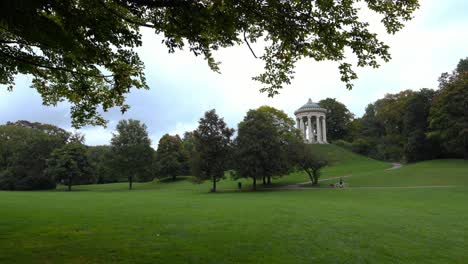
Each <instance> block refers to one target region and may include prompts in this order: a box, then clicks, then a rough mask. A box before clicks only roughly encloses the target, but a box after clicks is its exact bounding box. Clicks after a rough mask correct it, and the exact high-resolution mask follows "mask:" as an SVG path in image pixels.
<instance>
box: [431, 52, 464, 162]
mask: <svg viewBox="0 0 468 264" xmlns="http://www.w3.org/2000/svg"><path fill="white" fill-rule="evenodd" d="M439 86H440V90H439V91H438V93H437V95H436V97H435V99H434V102H433V105H432V107H431V110H430V115H429V128H430V133H429V136H430V137H431V138H435V139H437V140H439V141H440V142H441V144H442V147H443V149H444V152H445V154H446V155H447V156H449V157H462V156H463V157H464V158H465V159H468V58H466V59H462V60H460V62H459V63H458V65H457V68H456V69H455V70H454V71H453V72H452V73H451V74H448V73H444V74H442V76H441V77H440V79H439Z"/></svg>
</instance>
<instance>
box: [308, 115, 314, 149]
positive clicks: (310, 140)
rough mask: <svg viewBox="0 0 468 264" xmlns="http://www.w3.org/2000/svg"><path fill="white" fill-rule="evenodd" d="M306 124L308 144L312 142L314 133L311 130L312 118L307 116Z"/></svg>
mask: <svg viewBox="0 0 468 264" xmlns="http://www.w3.org/2000/svg"><path fill="white" fill-rule="evenodd" d="M307 123H308V128H309V143H313V142H314V132H313V129H312V116H307Z"/></svg>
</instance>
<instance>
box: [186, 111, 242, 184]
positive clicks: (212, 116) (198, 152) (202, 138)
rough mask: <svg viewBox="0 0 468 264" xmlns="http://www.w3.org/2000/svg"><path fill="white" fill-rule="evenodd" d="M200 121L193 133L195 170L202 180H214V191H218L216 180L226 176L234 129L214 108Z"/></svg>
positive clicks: (193, 162) (199, 179)
mask: <svg viewBox="0 0 468 264" xmlns="http://www.w3.org/2000/svg"><path fill="white" fill-rule="evenodd" d="M198 123H199V125H198V128H197V129H196V130H195V131H194V133H193V137H194V143H195V153H194V156H193V157H192V164H193V172H194V174H195V177H196V178H197V180H198V181H200V182H201V181H204V180H212V182H213V188H212V191H213V192H216V182H217V181H219V180H220V179H221V178H223V177H224V171H225V170H226V169H227V162H228V159H229V157H230V152H231V144H232V141H231V137H232V135H233V134H234V129H232V128H229V127H228V126H227V125H226V123H225V122H224V120H223V118H220V117H219V116H218V115H217V114H216V111H215V110H214V109H213V110H210V111H208V112H206V113H205V116H204V117H203V118H200V121H199V122H198Z"/></svg>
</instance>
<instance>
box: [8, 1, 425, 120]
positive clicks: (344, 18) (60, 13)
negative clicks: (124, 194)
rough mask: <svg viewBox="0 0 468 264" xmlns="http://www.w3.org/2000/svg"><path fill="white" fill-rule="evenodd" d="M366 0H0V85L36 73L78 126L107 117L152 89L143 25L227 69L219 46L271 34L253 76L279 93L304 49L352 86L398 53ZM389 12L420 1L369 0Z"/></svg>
mask: <svg viewBox="0 0 468 264" xmlns="http://www.w3.org/2000/svg"><path fill="white" fill-rule="evenodd" d="M359 2H360V1H357V0H348V1H323V0H316V1H280V0H273V1H267V2H265V1H260V0H255V1H252V0H242V1H232V0H228V1H218V0H210V1H199V0H196V1H195V0H194V1H185V0H174V1H167V0H155V1H137V0H107V1H92V0H85V1H77V0H71V1H57V0H43V1H32V0H26V1H15V0H6V1H1V2H0V25H1V27H0V60H1V61H2V67H1V68H0V84H6V85H8V86H9V89H10V90H11V89H12V87H13V84H14V78H15V76H16V75H18V74H30V75H33V83H32V87H33V88H35V89H36V90H37V92H39V93H40V94H41V96H42V98H43V102H44V104H46V105H55V104H57V103H58V102H60V101H62V100H67V101H69V102H70V103H71V104H72V108H71V116H72V120H73V121H72V122H73V125H74V126H75V127H80V126H83V125H86V124H100V125H103V124H105V123H106V121H105V120H104V118H103V117H102V116H101V115H100V114H99V109H100V108H101V107H102V109H103V110H104V111H106V110H108V109H110V108H112V107H114V106H120V108H121V110H122V111H126V110H127V108H128V106H127V105H126V104H125V94H126V93H128V92H129V91H130V89H131V88H137V89H141V88H147V84H146V80H145V76H144V71H143V70H144V65H143V62H142V61H141V59H140V58H139V56H138V54H137V53H136V51H135V48H136V47H138V46H141V45H142V36H141V33H140V31H139V29H140V28H141V27H146V28H151V29H153V30H154V32H155V33H156V34H160V35H161V36H162V37H163V43H164V44H165V45H166V46H167V48H168V50H169V52H171V53H172V52H175V51H176V50H177V49H182V48H183V47H184V46H188V49H189V50H190V51H191V52H192V53H193V54H195V55H196V56H198V55H202V56H204V57H205V59H206V60H207V62H208V65H209V66H210V68H211V69H212V70H214V71H219V62H217V61H216V60H215V59H214V56H213V52H214V51H216V50H218V49H219V48H223V47H230V46H233V45H236V44H240V43H242V42H244V43H246V45H247V46H248V47H249V48H250V50H251V51H252V53H253V55H254V56H255V57H257V55H256V54H255V52H254V50H253V48H252V47H251V45H250V43H255V42H262V43H265V47H264V51H263V54H261V55H260V54H259V56H258V57H259V58H260V59H261V60H263V61H264V62H265V67H264V69H265V71H264V73H262V74H260V75H258V76H257V77H254V80H257V81H260V82H261V83H263V84H265V87H264V88H262V89H261V91H262V92H267V93H268V95H269V96H273V95H275V94H277V93H278V92H279V89H280V88H281V87H282V86H283V85H284V84H289V83H290V82H291V79H292V78H293V74H294V66H295V64H296V62H297V61H299V60H300V59H301V58H311V59H314V60H316V61H323V60H332V61H338V62H339V67H338V69H339V72H340V74H341V80H342V81H343V82H345V83H346V86H347V88H348V89H351V87H352V83H351V82H352V80H353V79H356V78H357V76H356V74H355V72H354V71H353V69H352V67H353V65H352V64H351V63H350V62H349V61H348V59H347V58H346V55H345V50H347V49H349V50H351V51H352V52H353V53H354V55H355V56H356V58H357V66H358V67H364V66H370V67H374V68H375V67H378V66H379V64H378V60H380V59H382V60H383V61H388V60H389V59H390V54H389V47H388V46H387V45H385V44H384V43H383V42H381V41H379V39H378V38H377V34H375V33H372V32H371V31H370V26H369V24H368V23H367V22H363V21H361V19H360V17H359V15H358V13H359V8H360V6H359V5H357V3H359ZM364 3H365V5H367V7H368V9H369V10H371V11H373V12H375V13H377V14H379V15H381V16H382V23H383V25H384V26H385V28H386V30H387V32H389V33H391V34H393V33H395V32H397V31H399V30H400V29H401V28H402V27H403V23H404V22H405V21H408V20H410V19H411V18H412V14H413V12H414V11H415V10H416V9H417V8H418V7H419V3H418V0H406V1H375V0H365V1H364Z"/></svg>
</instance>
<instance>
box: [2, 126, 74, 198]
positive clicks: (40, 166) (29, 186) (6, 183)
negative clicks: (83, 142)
mask: <svg viewBox="0 0 468 264" xmlns="http://www.w3.org/2000/svg"><path fill="white" fill-rule="evenodd" d="M55 128H56V127H55ZM64 144H65V138H64V137H62V134H60V135H58V134H55V133H50V134H49V133H47V132H45V131H44V130H41V129H35V128H32V127H30V126H24V125H19V124H16V123H9V125H0V189H8V190H39V189H52V188H55V181H54V179H53V178H51V177H49V176H48V175H45V174H44V169H45V167H46V159H47V158H49V156H50V154H51V153H52V151H53V150H54V149H56V148H59V147H61V146H63V145H64Z"/></svg>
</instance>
